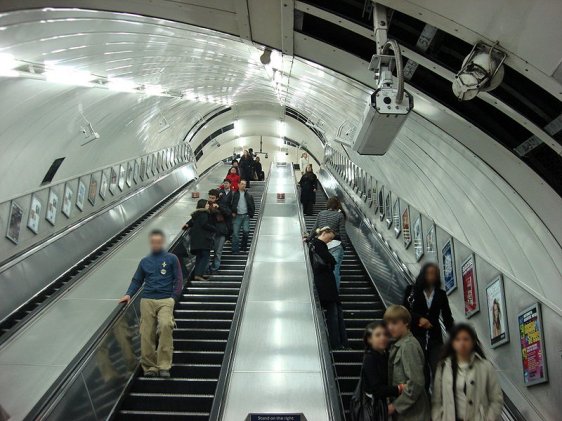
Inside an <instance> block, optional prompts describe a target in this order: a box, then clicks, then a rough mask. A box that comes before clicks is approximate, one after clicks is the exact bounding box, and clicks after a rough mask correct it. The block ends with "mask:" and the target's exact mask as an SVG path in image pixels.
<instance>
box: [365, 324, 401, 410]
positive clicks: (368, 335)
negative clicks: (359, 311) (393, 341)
mask: <svg viewBox="0 0 562 421" xmlns="http://www.w3.org/2000/svg"><path fill="white" fill-rule="evenodd" d="M388 343H389V334H388V331H387V329H386V325H385V323H384V322H372V323H369V324H368V325H367V327H366V329H365V333H364V334H363V344H364V345H365V354H364V356H363V365H362V367H361V380H360V381H361V382H362V385H363V392H364V393H366V394H368V395H369V396H372V398H373V400H374V403H375V405H374V406H375V408H376V407H377V405H380V407H381V410H380V411H377V412H376V416H378V417H377V418H375V420H376V421H386V420H387V419H388V410H387V398H393V397H397V396H398V395H399V394H400V393H402V391H403V390H404V387H405V385H402V384H399V385H392V386H390V385H389V382H388Z"/></svg>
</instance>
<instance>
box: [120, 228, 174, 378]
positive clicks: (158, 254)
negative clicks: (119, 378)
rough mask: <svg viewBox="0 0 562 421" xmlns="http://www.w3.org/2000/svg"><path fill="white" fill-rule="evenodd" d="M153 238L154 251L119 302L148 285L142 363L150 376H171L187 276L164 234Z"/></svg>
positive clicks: (156, 232)
mask: <svg viewBox="0 0 562 421" xmlns="http://www.w3.org/2000/svg"><path fill="white" fill-rule="evenodd" d="M149 238H150V254H149V255H148V256H146V257H143V258H142V260H141V261H140V263H139V266H138V268H137V270H136V272H135V274H134V275H133V279H132V281H131V285H130V286H129V289H128V290H127V292H126V293H125V295H124V296H123V297H122V298H121V299H120V300H119V302H120V303H128V302H129V301H130V300H131V297H132V296H133V295H135V293H136V292H137V291H138V290H139V289H140V287H141V286H143V285H144V288H143V290H142V293H141V294H142V295H141V297H142V298H141V303H140V313H141V323H140V337H141V366H142V369H143V371H144V375H145V376H146V377H157V376H160V377H164V378H168V377H170V368H171V367H172V356H173V351H174V341H173V337H172V331H173V329H174V304H175V302H176V301H177V300H178V299H179V298H180V296H181V292H182V288H183V276H182V271H181V265H180V262H179V260H178V258H177V257H176V256H175V255H174V254H172V253H168V252H167V251H166V250H165V249H164V244H165V240H166V239H165V236H164V233H163V232H162V231H160V230H153V231H151V232H150V236H149ZM157 333H158V340H157Z"/></svg>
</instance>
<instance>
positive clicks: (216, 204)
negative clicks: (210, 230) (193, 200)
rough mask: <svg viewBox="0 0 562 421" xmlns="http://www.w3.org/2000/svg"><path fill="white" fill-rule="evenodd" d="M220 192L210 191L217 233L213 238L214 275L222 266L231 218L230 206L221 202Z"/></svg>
mask: <svg viewBox="0 0 562 421" xmlns="http://www.w3.org/2000/svg"><path fill="white" fill-rule="evenodd" d="M219 195H220V193H219V191H218V190H217V189H212V190H210V191H209V212H210V214H211V221H212V222H213V223H214V225H215V228H216V229H217V232H215V236H214V238H213V252H214V255H213V260H212V261H211V263H210V265H209V273H210V274H211V275H212V274H213V273H215V272H216V271H218V270H219V268H220V265H221V257H222V249H223V248H224V243H225V242H226V237H227V236H228V233H229V228H228V223H227V218H229V217H230V216H231V212H232V211H231V210H230V206H226V204H225V203H224V202H221V201H220V200H219Z"/></svg>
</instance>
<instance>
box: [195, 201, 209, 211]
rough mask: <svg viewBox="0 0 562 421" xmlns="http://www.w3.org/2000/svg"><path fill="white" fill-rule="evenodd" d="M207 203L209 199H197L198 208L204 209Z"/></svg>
mask: <svg viewBox="0 0 562 421" xmlns="http://www.w3.org/2000/svg"><path fill="white" fill-rule="evenodd" d="M206 204H207V199H199V200H198V201H197V209H204V208H205V205H206Z"/></svg>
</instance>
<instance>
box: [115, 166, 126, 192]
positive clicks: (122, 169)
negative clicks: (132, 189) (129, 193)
mask: <svg viewBox="0 0 562 421" xmlns="http://www.w3.org/2000/svg"><path fill="white" fill-rule="evenodd" d="M125 177H126V176H125V167H124V166H123V165H121V166H120V167H119V181H118V182H117V187H119V190H121V191H123V188H124V187H125Z"/></svg>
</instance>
